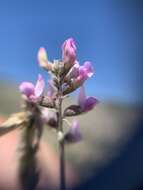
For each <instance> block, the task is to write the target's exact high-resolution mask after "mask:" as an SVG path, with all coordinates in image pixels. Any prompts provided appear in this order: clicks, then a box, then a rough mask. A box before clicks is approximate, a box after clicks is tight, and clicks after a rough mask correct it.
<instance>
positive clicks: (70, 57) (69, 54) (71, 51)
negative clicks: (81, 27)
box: [62, 38, 76, 69]
mask: <svg viewBox="0 0 143 190" xmlns="http://www.w3.org/2000/svg"><path fill="white" fill-rule="evenodd" d="M62 57H63V62H64V64H65V68H66V69H69V68H71V67H72V66H73V65H74V64H75V60H76V45H75V41H74V40H73V39H72V38H69V39H67V40H66V41H65V42H64V43H63V45H62Z"/></svg>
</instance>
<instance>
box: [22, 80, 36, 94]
mask: <svg viewBox="0 0 143 190" xmlns="http://www.w3.org/2000/svg"><path fill="white" fill-rule="evenodd" d="M19 90H20V92H21V93H22V94H24V95H25V96H26V97H29V96H31V95H34V85H33V84H32V83H31V82H22V83H21V84H20V86H19Z"/></svg>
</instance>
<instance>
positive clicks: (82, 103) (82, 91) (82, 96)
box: [78, 85, 86, 109]
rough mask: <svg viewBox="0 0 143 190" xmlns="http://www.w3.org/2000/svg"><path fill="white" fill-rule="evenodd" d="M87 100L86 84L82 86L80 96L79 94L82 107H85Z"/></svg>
mask: <svg viewBox="0 0 143 190" xmlns="http://www.w3.org/2000/svg"><path fill="white" fill-rule="evenodd" d="M85 101H86V94H85V89H84V86H83V85H82V86H81V87H80V91H79V96H78V104H79V106H80V107H81V109H84V105H85Z"/></svg>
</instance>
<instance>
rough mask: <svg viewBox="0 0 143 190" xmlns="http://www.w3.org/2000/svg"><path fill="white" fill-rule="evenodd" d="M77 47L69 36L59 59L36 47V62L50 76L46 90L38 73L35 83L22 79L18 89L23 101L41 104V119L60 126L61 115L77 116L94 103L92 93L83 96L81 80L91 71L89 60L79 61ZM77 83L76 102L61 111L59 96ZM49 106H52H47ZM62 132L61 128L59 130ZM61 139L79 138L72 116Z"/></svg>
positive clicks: (73, 139) (72, 140)
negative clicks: (70, 122) (88, 95)
mask: <svg viewBox="0 0 143 190" xmlns="http://www.w3.org/2000/svg"><path fill="white" fill-rule="evenodd" d="M76 51H77V47H76V44H75V41H74V40H73V39H72V38H69V39H67V40H66V41H65V42H64V43H63V45H62V59H61V60H54V61H53V62H50V61H49V60H48V56H47V53H46V50H45V49H44V48H43V47H41V48H40V49H39V51H38V62H39V65H40V67H42V68H44V69H45V70H46V71H47V72H48V73H49V75H51V79H50V80H49V81H48V91H47V92H45V82H44V79H43V77H42V76H41V75H39V76H38V79H37V82H36V84H35V85H34V84H32V83H31V82H22V84H21V85H20V86H19V89H20V92H21V93H22V95H23V98H24V100H25V102H26V104H32V105H34V106H39V105H40V106H41V118H42V121H43V123H45V124H48V125H49V126H50V127H53V128H55V129H57V131H58V132H59V131H60V130H61V126H59V124H60V125H62V122H63V121H64V119H65V117H69V116H77V115H79V114H82V113H86V112H88V111H90V110H92V109H93V108H94V107H95V105H96V104H97V103H98V101H97V99H96V98H95V97H86V94H85V90H84V86H83V83H84V82H85V81H86V80H87V79H88V78H90V77H91V76H92V75H93V74H94V70H93V67H92V64H91V62H89V61H86V62H85V63H84V64H83V65H80V64H79V62H78V61H77V55H76ZM79 87H80V91H79V97H78V101H77V104H75V105H70V106H68V107H67V108H66V109H65V110H64V111H63V113H62V106H61V104H62V100H63V99H64V98H65V97H66V96H67V95H68V94H70V93H72V92H73V91H75V90H76V89H77V88H79ZM49 108H52V109H53V110H49ZM61 131H62V132H63V130H61ZM62 139H63V140H64V142H77V141H79V140H80V139H81V134H80V131H79V123H78V122H77V121H76V120H74V121H73V122H72V124H71V126H70V129H69V131H68V132H67V133H65V134H64V133H63V138H62Z"/></svg>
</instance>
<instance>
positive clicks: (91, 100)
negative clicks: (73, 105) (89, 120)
mask: <svg viewBox="0 0 143 190" xmlns="http://www.w3.org/2000/svg"><path fill="white" fill-rule="evenodd" d="M97 103H98V100H97V99H96V98H95V97H88V98H86V100H85V103H84V108H83V111H84V112H87V111H90V110H92V109H93V108H94V107H95V106H96V104H97Z"/></svg>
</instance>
